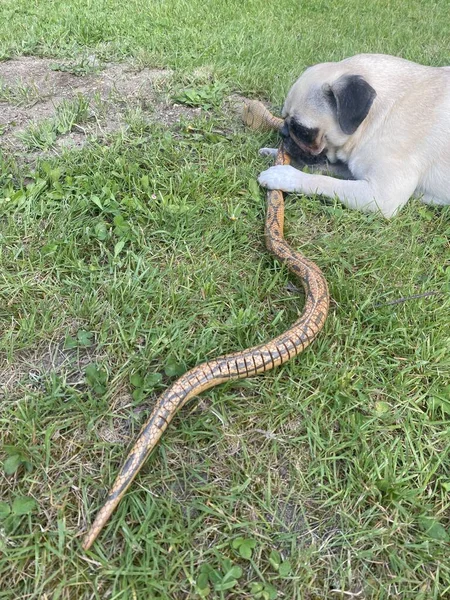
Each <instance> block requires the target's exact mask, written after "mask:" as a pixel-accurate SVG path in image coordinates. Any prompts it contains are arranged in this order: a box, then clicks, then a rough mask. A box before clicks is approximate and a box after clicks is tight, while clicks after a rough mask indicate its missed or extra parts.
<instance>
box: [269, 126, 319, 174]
mask: <svg viewBox="0 0 450 600" xmlns="http://www.w3.org/2000/svg"><path fill="white" fill-rule="evenodd" d="M280 136H281V139H282V140H283V146H284V148H285V150H286V152H287V153H288V154H289V156H290V157H291V158H292V160H293V161H294V162H296V163H303V164H305V165H317V164H321V163H323V162H325V161H326V155H325V152H321V153H320V154H312V153H310V152H307V151H306V150H304V149H303V148H300V146H299V145H298V144H296V143H295V142H294V140H293V139H292V138H291V136H290V134H289V126H288V124H287V123H286V121H285V122H284V125H283V127H282V128H281V129H280Z"/></svg>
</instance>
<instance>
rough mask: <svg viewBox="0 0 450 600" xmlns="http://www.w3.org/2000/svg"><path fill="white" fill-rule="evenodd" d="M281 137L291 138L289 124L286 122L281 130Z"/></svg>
mask: <svg viewBox="0 0 450 600" xmlns="http://www.w3.org/2000/svg"><path fill="white" fill-rule="evenodd" d="M280 135H281V137H283V138H288V137H289V127H288V124H287V123H286V121H285V122H284V125H283V127H282V128H281V129H280Z"/></svg>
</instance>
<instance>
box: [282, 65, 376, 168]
mask: <svg viewBox="0 0 450 600" xmlns="http://www.w3.org/2000/svg"><path fill="white" fill-rule="evenodd" d="M375 97H376V92H375V90H374V89H373V88H372V87H371V86H370V84H369V83H368V82H367V81H366V80H365V79H364V78H363V77H362V76H360V75H354V74H346V73H342V72H338V71H337V70H336V64H335V63H324V64H320V65H316V66H314V67H311V68H309V69H307V70H306V71H305V72H304V73H303V75H302V76H301V77H300V78H299V79H298V80H297V81H296V83H295V84H294V85H293V86H292V88H291V90H290V91H289V93H288V95H287V97H286V101H285V103H284V107H283V112H282V116H283V118H284V119H285V122H284V126H283V128H282V129H281V132H280V133H281V136H282V137H283V142H284V145H285V147H286V150H287V152H288V153H289V154H290V155H291V156H292V157H293V158H294V159H295V160H300V161H303V162H305V163H306V164H315V163H317V162H321V161H323V160H324V158H325V156H327V157H328V158H330V159H331V160H333V159H334V157H335V152H336V150H337V149H338V148H340V147H342V146H343V145H344V144H345V143H346V142H347V141H348V139H349V138H350V137H351V136H352V135H353V134H354V133H355V132H356V131H357V130H358V128H359V127H360V125H361V124H362V122H363V121H364V120H365V119H366V117H367V115H368V113H369V110H370V108H371V106H372V103H373V101H374V99H375Z"/></svg>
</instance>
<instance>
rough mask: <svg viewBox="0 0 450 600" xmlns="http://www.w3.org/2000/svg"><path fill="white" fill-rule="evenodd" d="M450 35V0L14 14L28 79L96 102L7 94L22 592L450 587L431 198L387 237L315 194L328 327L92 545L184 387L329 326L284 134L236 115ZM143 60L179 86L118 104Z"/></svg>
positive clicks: (444, 249)
mask: <svg viewBox="0 0 450 600" xmlns="http://www.w3.org/2000/svg"><path fill="white" fill-rule="evenodd" d="M449 34H450V31H449V20H448V1H447V0H435V1H434V2H433V3H424V2H423V1H419V0H411V1H409V2H408V3H405V2H402V1H401V0H391V1H389V2H388V1H387V0H375V1H374V2H372V3H368V2H362V1H361V0H347V1H346V2H341V3H332V2H329V1H325V0H304V1H303V2H301V3H300V2H292V1H291V0H280V1H279V2H273V3H270V2H266V1H263V0H248V1H242V0H240V1H239V2H238V1H236V0H230V1H229V2H228V1H225V0H222V1H220V0H212V1H209V2H204V1H200V0H190V1H189V2H188V1H187V0H166V1H164V0H153V1H150V0H140V1H139V2H138V1H137V0H128V2H123V3H122V2H119V1H118V0H66V1H61V0H56V1H53V0H52V1H51V0H39V1H37V0H35V1H30V0H3V1H2V2H1V5H0V57H1V59H2V60H4V61H7V62H0V73H1V72H2V68H4V69H6V68H7V67H8V65H10V64H15V63H11V62H10V61H9V60H8V59H12V58H14V59H20V60H23V61H24V62H23V63H20V64H23V65H25V67H24V68H25V69H26V65H30V64H31V62H32V61H31V59H22V58H21V57H24V56H28V57H33V60H34V62H33V64H34V65H35V66H36V65H38V66H39V68H44V67H45V69H47V70H48V73H50V72H51V73H54V74H55V73H56V75H54V77H55V78H59V79H57V81H59V82H64V81H66V82H69V81H70V82H71V85H78V86H79V88H77V90H79V93H77V96H76V98H75V99H73V98H72V99H71V98H66V99H64V98H63V100H62V102H63V104H62V105H58V106H57V107H56V109H55V110H53V109H54V108H55V107H53V105H52V100H51V99H50V100H49V96H45V94H43V93H42V92H41V91H39V90H38V89H37V88H36V87H34V86H33V85H29V84H25V83H23V81H22V82H21V81H19V80H20V78H19V77H18V81H17V82H15V83H14V82H12V83H11V82H10V81H9V82H7V83H5V82H3V83H2V82H1V81H0V267H1V268H0V298H1V304H0V332H1V335H0V399H1V404H0V440H1V443H2V447H1V448H0V450H1V459H2V462H1V465H2V466H1V467H0V600H13V599H14V600H19V599H23V600H25V599H26V600H31V599H49V600H50V599H52V600H53V599H55V600H56V599H61V600H65V599H69V598H70V599H74V598H77V599H78V598H80V599H91V598H92V599H99V600H100V599H101V600H104V599H108V600H119V599H120V600H125V599H126V600H128V599H129V600H135V599H141V598H142V599H147V598H148V599H159V600H166V599H172V598H174V599H182V598H193V599H195V598H198V599H201V598H211V599H215V598H217V599H225V598H236V599H237V598H239V599H240V598H251V599H255V600H258V599H260V600H274V599H275V598H286V599H289V600H290V599H297V600H301V599H302V600H303V599H306V600H319V599H337V598H342V599H344V598H358V599H377V600H384V599H391V598H398V599H401V600H409V599H411V600H413V599H414V600H427V599H440V598H450V563H449V560H448V555H449V542H450V502H449V491H450V463H449V437H450V434H449V424H450V381H449V375H450V356H449V350H448V349H449V346H450V331H449V309H450V295H449V292H450V260H449V259H450V241H449V240H450V210H448V209H446V208H440V209H438V208H436V209H433V208H429V207H425V206H424V205H421V204H420V203H419V202H417V201H412V202H411V203H410V204H409V205H408V206H407V207H406V209H404V210H403V211H402V213H401V214H400V215H399V216H398V217H397V218H395V219H393V220H392V221H389V222H385V221H383V220H382V219H381V218H379V217H374V216H366V215H362V214H359V213H356V212H352V211H349V210H346V209H344V208H342V207H341V206H340V205H339V204H336V205H333V204H332V203H330V204H325V203H323V202H321V201H320V200H319V199H317V198H306V197H301V196H294V195H290V196H289V197H288V198H287V201H286V237H287V238H288V240H289V242H290V243H291V244H292V246H294V247H296V248H299V249H301V250H302V251H303V252H304V253H305V254H306V255H307V256H308V257H310V258H312V259H313V260H315V261H316V262H317V263H318V265H319V266H320V267H321V268H322V270H323V272H324V274H325V276H326V277H327V280H328V282H329V286H330V291H331V295H332V306H331V312H330V315H329V318H328V320H327V323H326V326H325V330H324V332H323V333H322V335H321V336H320V338H319V339H318V340H317V341H316V342H315V343H314V344H313V346H311V347H310V348H309V349H308V350H307V351H306V352H305V353H304V354H303V355H301V356H300V357H299V358H297V359H295V360H294V361H292V362H291V363H288V364H287V365H286V366H284V367H282V368H279V369H277V370H275V371H273V372H270V373H268V374H266V375H265V376H262V377H257V378H254V379H249V380H245V381H241V382H239V383H236V384H230V385H223V386H220V387H218V388H216V389H214V390H212V391H209V392H207V393H205V394H204V395H203V396H201V397H200V398H199V399H198V400H195V401H193V402H192V403H191V404H190V405H188V406H187V407H186V408H184V409H183V410H182V411H181V413H180V415H179V416H178V417H177V418H175V420H174V422H173V424H172V425H171V426H170V428H169V429H168V430H167V432H166V434H165V435H164V437H163V439H162V442H161V443H160V444H159V446H158V447H157V449H156V450H155V452H154V453H153V454H152V456H151V457H150V459H149V460H148V462H147V464H146V466H145V467H144V469H143V471H142V472H141V474H140V475H139V476H138V478H137V480H136V482H135V484H134V485H133V486H132V488H131V490H130V491H129V492H128V493H127V495H126V497H125V499H124V500H123V501H122V503H121V504H120V506H119V508H118V509H117V511H116V512H115V513H114V515H113V517H112V519H111V521H110V522H109V524H108V526H107V527H106V528H105V530H104V531H103V532H102V534H101V536H100V538H99V540H98V541H97V543H96V544H95V545H94V547H93V549H92V550H91V551H90V552H89V553H88V554H85V553H84V552H83V551H82V550H81V544H80V540H81V534H82V533H83V532H84V531H85V530H86V528H87V526H88V524H89V523H91V522H92V520H93V518H94V516H95V513H96V510H97V509H98V508H99V506H100V505H101V503H102V500H103V498H104V497H105V493H106V491H107V488H109V486H110V484H111V483H112V481H113V479H114V477H115V474H116V473H117V470H118V468H119V466H120V464H121V463H122V461H123V459H124V457H125V453H126V451H127V449H128V447H129V445H130V443H131V441H132V440H133V439H134V437H135V436H136V434H137V432H138V431H139V428H140V426H141V425H142V423H143V422H144V421H145V419H146V415H148V413H149V411H150V410H151V407H152V406H153V404H154V402H155V399H156V397H157V395H158V394H159V393H160V392H161V390H163V389H164V388H165V386H167V385H168V384H169V383H170V382H172V381H173V380H174V378H175V377H176V376H177V374H179V373H181V372H183V371H184V370H185V369H187V368H189V367H192V366H194V365H195V364H197V363H199V362H200V361H203V360H204V359H206V358H214V357H216V356H217V355H219V354H223V353H225V352H229V351H234V350H238V349H240V348H245V347H247V346H249V345H251V344H256V343H259V342H262V341H264V340H267V339H269V338H270V337H272V336H274V335H276V334H278V333H280V332H281V331H282V330H283V329H285V328H286V327H287V326H288V325H289V324H290V323H292V321H293V320H294V319H295V318H296V316H297V314H298V313H299V311H301V307H302V302H303V300H302V294H301V292H300V291H298V290H297V288H296V286H297V285H298V283H297V282H296V281H295V279H294V278H292V277H291V276H290V275H289V274H288V272H287V271H286V269H285V268H284V267H282V266H280V265H279V264H278V263H277V262H276V261H275V260H274V259H273V258H272V257H271V256H269V255H268V253H267V251H266V250H265V248H264V240H263V227H264V204H265V195H264V193H263V192H262V190H260V189H259V188H258V186H257V184H256V180H255V177H256V175H257V174H258V172H259V171H260V170H262V168H264V167H265V166H266V165H267V164H268V161H267V159H263V158H261V157H259V156H258V152H257V151H258V148H259V147H260V146H263V145H265V146H268V145H271V144H272V145H274V144H275V143H276V139H275V137H274V136H273V135H272V134H255V133H252V132H250V133H249V132H247V131H245V130H244V129H243V128H242V126H241V125H240V123H239V119H238V117H237V116H236V114H235V113H234V112H233V110H232V109H231V101H230V98H231V97H232V96H233V94H241V95H247V96H251V97H257V98H261V99H265V100H267V101H269V102H270V103H271V105H272V106H273V107H274V110H276V109H277V107H278V108H279V107H280V106H281V104H282V101H283V97H284V95H285V93H286V91H287V90H288V88H289V87H290V85H291V84H292V82H293V81H294V80H295V78H296V77H297V76H298V75H299V74H300V73H301V71H302V70H303V69H304V68H305V67H306V66H307V65H310V64H313V63H316V62H321V61H324V60H336V59H340V58H343V57H345V56H348V55H351V54H355V53H358V52H383V53H389V54H398V55H401V56H403V57H405V58H409V59H412V60H417V61H419V62H424V63H428V64H433V65H441V64H448V63H449V62H450V60H449V55H448V52H447V48H448V39H449ZM38 59H39V60H38ZM41 59H43V60H41ZM17 64H19V62H18V63H17ZM118 65H119V66H118ZM120 65H127V69H128V70H125V71H123V69H122V67H121V66H120ZM108 69H110V71H107V70H108ZM111 69H112V71H111ZM120 69H122V70H120ZM156 69H158V70H159V71H156ZM119 71H120V73H121V75H120V77H121V79H120V81H121V82H122V83H124V82H125V83H127V81H128V82H129V81H131V80H132V78H133V77H135V78H136V77H137V78H138V77H139V76H140V75H139V74H140V73H151V74H152V77H156V75H158V74H159V75H161V77H159V78H155V79H152V82H153V83H152V86H153V87H152V88H151V94H150V95H148V96H145V94H144V95H142V94H141V95H139V94H137V95H136V94H134V92H133V94H131V92H130V93H129V91H128V88H127V87H126V86H125V85H123V86H122V87H121V88H120V89H119V91H117V89H116V90H115V93H114V94H112V95H111V96H110V98H109V100H108V103H106V102H105V101H104V99H102V98H101V94H100V92H99V91H98V89H100V88H98V89H97V87H96V86H97V84H98V86H101V85H104V83H100V82H101V77H102V74H104V73H107V72H108V73H113V74H114V73H115V74H116V75H113V76H112V79H114V77H117V81H119V77H118V76H117V73H119ZM5 72H6V71H5ZM155 74H156V75H155ZM64 78H65V79H64ZM89 78H91V79H89ZM55 81H56V79H55ZM136 81H137V80H136ZM76 82H78V83H76ZM86 82H90V83H89V86H90V87H89V86H88V84H87V83H86ZM80 86H81V87H80ZM83 86H84V87H83ZM69 87H70V86H69V85H68V84H67V85H66V86H65V87H64V88H61V89H62V92H64V91H65V90H68V89H69ZM96 90H97V91H96ZM187 105H191V106H187ZM44 109H45V110H44ZM47 109H48V111H47ZM33 110H34V111H41V113H39V114H41V116H42V115H44V113H45V115H44V116H45V119H40V120H39V119H38V120H36V122H35V123H34V124H33V123H28V124H26V126H25V125H24V126H23V127H22V129H21V131H20V132H19V133H18V134H17V135H16V134H14V136H12V134H11V135H10V133H9V131H10V128H13V127H15V123H16V122H17V123H18V120H17V119H19V117H18V116H15V117H14V118H13V117H11V118H10V119H9V118H6V117H5V118H4V119H2V115H6V114H10V113H8V112H7V111H12V112H11V114H13V112H14V111H19V112H17V113H14V114H16V115H19V116H20V115H21V116H20V118H26V111H33ZM20 111H22V112H20ZM45 111H47V112H45ZM52 111H53V112H52ZM55 111H56V112H55ZM108 111H109V112H108ZM111 111H113V112H114V111H116V112H114V115H116V116H117V115H118V116H117V119H116V120H117V122H119V120H120V123H121V126H120V127H111V130H108V128H107V127H106V125H105V123H107V124H108V123H110V121H111V119H110V120H109V121H108V119H107V118H106V117H105V115H106V116H108V115H111V114H112V112H111ZM171 111H172V112H171ZM174 111H175V112H174ZM175 113H176V118H172V117H173V115H174V114H175ZM30 114H31V113H30ZM33 114H38V112H36V113H33ZM108 118H109V117H108ZM105 119H106V120H105ZM89 128H91V129H89ZM86 132H90V133H89V135H87V133H86ZM2 134H3V135H2ZM8 136H9V137H8ZM65 136H66V137H67V136H72V138H71V139H72V141H73V140H75V141H76V140H77V139H81V137H83V136H84V137H83V143H82V144H81V143H80V144H79V146H80V147H79V148H67V147H65V146H62V145H58V144H59V142H60V140H64V139H65ZM77 136H78V137H77ZM80 136H81V137H80ZM2 138H3V140H6V141H8V143H6V142H5V143H4V144H3V146H2V145H1V144H2ZM88 138H89V139H88ZM11 140H13V141H11ZM14 140H16V141H15V142H14ZM86 140H87V143H85V142H86ZM15 144H16V145H15ZM427 292H433V293H432V294H431V295H428V296H425V297H419V298H414V299H405V298H406V297H408V296H411V295H418V294H420V295H421V294H425V293H427ZM399 299H403V300H401V301H400V302H395V301H396V300H399Z"/></svg>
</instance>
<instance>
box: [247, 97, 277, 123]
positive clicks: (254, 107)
mask: <svg viewBox="0 0 450 600" xmlns="http://www.w3.org/2000/svg"><path fill="white" fill-rule="evenodd" d="M242 121H243V122H244V124H245V125H246V126H247V127H250V129H258V130H260V131H264V130H266V131H268V130H269V129H275V130H277V131H279V130H280V129H281V128H282V127H283V123H284V120H283V119H280V118H279V117H275V116H274V115H273V114H272V113H271V112H270V111H269V110H268V109H267V108H266V107H265V106H264V104H263V103H262V102H260V101H259V100H248V99H246V100H244V104H243V107H242Z"/></svg>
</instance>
